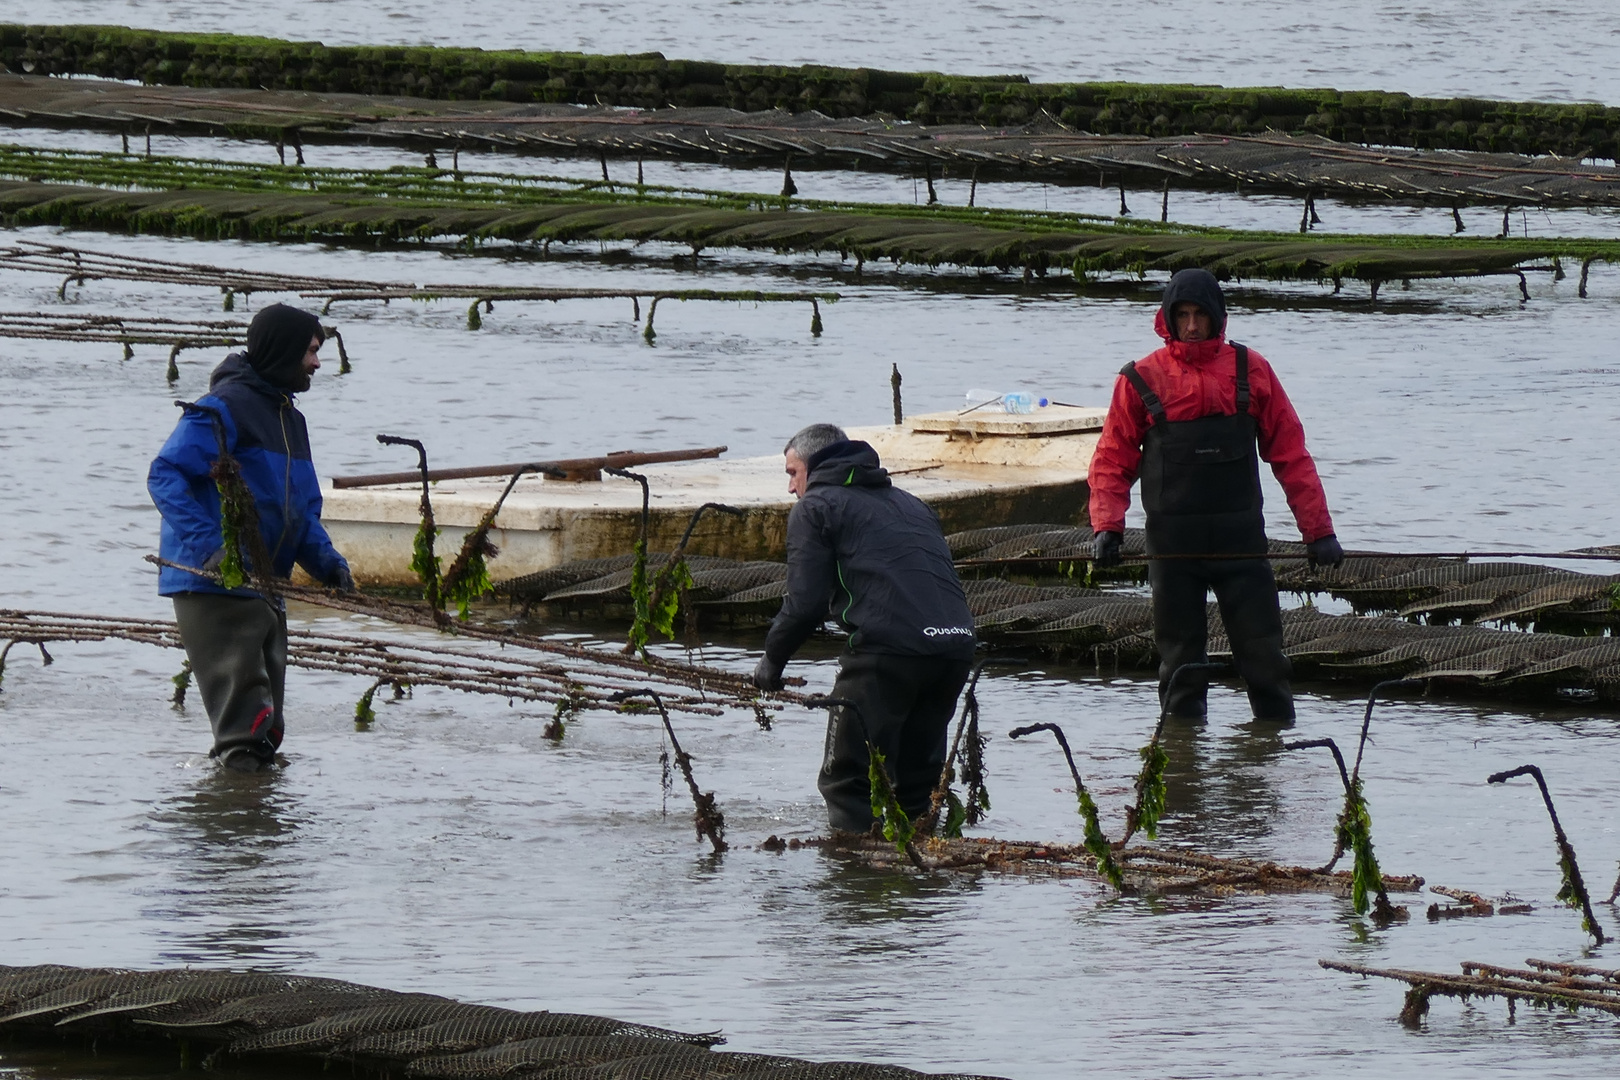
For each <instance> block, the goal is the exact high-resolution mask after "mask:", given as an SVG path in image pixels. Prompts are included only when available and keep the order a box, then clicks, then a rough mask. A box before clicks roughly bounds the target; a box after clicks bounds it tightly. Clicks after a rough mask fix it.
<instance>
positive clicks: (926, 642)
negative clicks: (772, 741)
mask: <svg viewBox="0 0 1620 1080" xmlns="http://www.w3.org/2000/svg"><path fill="white" fill-rule="evenodd" d="M783 456H784V458H785V461H786V463H787V474H788V490H789V491H790V492H792V493H793V494H794V495H795V496H797V497H798V499H799V502H798V504H797V505H796V506H794V507H793V512H792V513H791V514H789V515H788V534H787V565H788V577H787V597H786V599H785V600H784V601H783V603H782V610H781V612H780V613H778V614H777V616H776V620H775V621H774V622H773V623H771V629H770V633H769V634H768V635H767V636H766V638H765V656H764V658H763V659H761V660H760V662H759V666H758V667H756V668H755V669H754V676H753V681H754V685H756V686H758V687H759V688H760V689H762V690H780V689H781V688H782V670H783V668H785V667H786V666H787V662H788V659H789V658H790V657H792V655H793V654H794V653H795V652H797V651H798V649H799V646H801V645H803V644H804V642H805V640H806V639H807V638H809V636H810V635H811V634H812V633H814V632H815V631H816V629H817V628H819V627H820V626H821V625H822V624H823V623H824V622H826V621H827V617H828V615H829V614H831V615H833V616H834V617H835V618H836V619H837V620H838V623H839V625H840V626H842V627H843V628H844V629H846V630H848V631H849V639H848V642H847V644H846V646H845V650H844V654H843V656H841V657H840V658H839V661H838V679H837V682H836V683H835V684H834V685H833V691H832V696H833V697H837V698H845V699H847V700H850V701H853V702H855V703H856V704H857V705H858V706H859V710H860V717H859V720H857V718H856V717H853V716H848V715H845V712H846V710H844V709H843V708H839V709H837V710H835V711H834V714H833V716H832V717H831V718H830V719H829V721H828V725H827V750H826V756H825V758H824V760H823V762H822V766H821V775H820V777H819V778H818V780H817V786H818V787H819V788H820V789H821V795H822V798H824V799H826V800H827V817H828V819H829V821H830V822H831V824H832V827H833V828H835V829H840V830H843V831H845V832H866V831H867V830H868V829H870V828H871V826H872V821H873V818H872V800H871V795H870V791H871V789H870V784H869V780H868V773H867V769H868V760H869V759H868V755H867V752H866V744H867V741H868V740H870V741H871V743H872V745H873V746H874V747H876V748H877V749H878V750H880V751H881V752H882V753H883V756H884V757H885V758H886V759H887V760H888V762H889V769H890V772H891V774H892V777H893V780H894V787H895V794H896V796H898V798H899V800H900V805H901V806H902V807H903V808H904V809H905V811H906V813H907V814H909V815H911V817H912V818H914V819H915V818H916V817H918V816H920V815H921V814H922V813H923V812H924V811H925V810H927V809H928V802H929V795H930V794H931V793H932V791H933V788H934V785H935V783H936V782H937V781H938V780H939V774H940V770H941V769H942V768H944V765H945V736H946V728H947V727H949V725H950V720H951V715H952V714H953V713H954V712H955V711H956V698H957V695H958V694H960V693H961V692H962V684H963V683H965V682H966V681H967V676H968V671H969V669H970V668H971V666H972V662H973V646H974V634H973V615H972V614H971V613H970V612H969V611H968V606H967V597H966V596H965V595H964V594H963V592H962V582H961V580H960V579H959V578H958V577H957V576H956V568H955V566H954V565H953V564H952V562H951V552H950V548H949V547H947V546H946V544H945V537H944V534H943V532H942V531H941V529H940V525H939V518H938V517H937V516H936V515H935V514H934V512H933V511H932V510H930V509H929V508H928V506H927V505H926V504H925V503H924V502H923V501H922V500H921V499H919V498H917V497H916V496H915V495H912V494H911V493H910V492H906V491H901V490H900V489H899V488H897V487H895V486H894V484H893V483H892V482H891V481H890V480H889V474H888V472H887V471H886V470H884V469H883V468H882V467H881V466H880V465H879V463H878V456H877V452H876V451H875V450H873V449H872V447H871V446H870V445H868V444H867V443H864V442H852V441H850V440H849V439H848V438H847V437H846V436H845V434H844V432H843V431H842V430H840V429H839V428H836V427H834V426H833V425H831V424H812V425H811V426H809V427H807V428H805V429H804V430H802V431H800V432H799V433H798V434H797V435H795V436H793V438H792V439H791V440H790V441H789V442H788V444H787V447H786V448H785V449H784V451H783ZM860 721H864V731H863V730H862V724H861V722H860Z"/></svg>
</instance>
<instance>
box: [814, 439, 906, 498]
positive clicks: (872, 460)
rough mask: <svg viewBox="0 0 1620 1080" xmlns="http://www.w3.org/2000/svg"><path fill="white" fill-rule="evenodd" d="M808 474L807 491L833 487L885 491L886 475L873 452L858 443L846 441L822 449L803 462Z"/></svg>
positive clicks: (854, 440)
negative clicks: (872, 488) (808, 489)
mask: <svg viewBox="0 0 1620 1080" xmlns="http://www.w3.org/2000/svg"><path fill="white" fill-rule="evenodd" d="M804 464H805V468H806V470H808V471H809V473H810V482H809V484H807V485H806V486H807V487H815V486H816V485H818V484H836V485H838V486H839V487H888V486H889V484H890V480H889V473H888V471H887V470H886V469H884V468H883V466H882V465H880V464H878V455H877V451H876V450H874V449H872V447H871V445H870V444H869V443H864V442H861V441H860V440H859V439H846V440H844V441H843V442H836V443H833V444H832V445H831V446H826V447H823V448H822V449H820V450H818V451H816V452H815V453H814V454H811V455H810V460H809V461H807V462H805V463H804Z"/></svg>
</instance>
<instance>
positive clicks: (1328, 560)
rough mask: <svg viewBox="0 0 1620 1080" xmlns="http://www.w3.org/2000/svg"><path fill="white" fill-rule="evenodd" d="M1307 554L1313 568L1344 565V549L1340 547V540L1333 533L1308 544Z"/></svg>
mask: <svg viewBox="0 0 1620 1080" xmlns="http://www.w3.org/2000/svg"><path fill="white" fill-rule="evenodd" d="M1305 554H1306V555H1307V556H1308V557H1309V558H1310V561H1311V565H1312V566H1343V565H1344V548H1342V547H1340V546H1339V538H1338V537H1337V536H1334V535H1333V534H1332V533H1328V534H1327V535H1326V536H1319V537H1317V538H1316V539H1315V540H1312V541H1311V542H1310V543H1308V544H1306V545H1305Z"/></svg>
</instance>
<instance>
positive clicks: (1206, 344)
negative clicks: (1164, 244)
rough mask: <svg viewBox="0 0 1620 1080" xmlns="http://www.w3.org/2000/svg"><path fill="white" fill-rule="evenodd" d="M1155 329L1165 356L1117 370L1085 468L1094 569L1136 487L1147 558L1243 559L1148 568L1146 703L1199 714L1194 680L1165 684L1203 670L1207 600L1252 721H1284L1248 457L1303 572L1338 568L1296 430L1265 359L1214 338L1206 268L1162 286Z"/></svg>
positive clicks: (1221, 302) (1317, 487)
mask: <svg viewBox="0 0 1620 1080" xmlns="http://www.w3.org/2000/svg"><path fill="white" fill-rule="evenodd" d="M1154 329H1155V330H1157V331H1158V334H1159V336H1160V337H1161V338H1163V339H1164V343H1165V344H1164V348H1162V349H1159V350H1158V351H1157V352H1153V353H1150V354H1149V355H1148V356H1146V357H1144V358H1142V359H1141V360H1138V361H1136V362H1135V363H1133V364H1127V365H1125V368H1124V370H1122V371H1121V372H1120V376H1119V379H1118V380H1117V381H1116V382H1115V383H1114V397H1113V400H1112V401H1111V402H1110V403H1109V406H1108V419H1107V421H1106V422H1105V423H1104V424H1103V433H1102V437H1101V438H1100V439H1099V440H1098V441H1097V450H1096V453H1095V454H1094V455H1093V456H1092V459H1091V473H1090V477H1089V480H1090V485H1091V527H1092V530H1093V532H1094V534H1095V539H1094V541H1093V554H1094V556H1095V560H1096V563H1097V565H1098V566H1104V567H1106V566H1114V565H1117V564H1118V563H1119V561H1120V540H1121V538H1122V535H1123V533H1124V531H1125V511H1126V509H1127V508H1128V507H1129V506H1130V503H1131V484H1132V483H1134V482H1135V480H1136V479H1137V477H1138V476H1140V477H1141V480H1142V507H1143V509H1144V510H1146V511H1147V550H1148V553H1149V554H1153V555H1254V556H1256V557H1255V558H1253V559H1177V560H1164V561H1155V562H1152V563H1150V564H1149V565H1148V580H1149V581H1150V582H1151V583H1152V585H1153V636H1154V639H1155V641H1156V642H1157V644H1158V649H1159V698H1160V701H1161V702H1162V704H1163V707H1164V708H1165V710H1166V711H1167V712H1168V713H1169V714H1170V715H1171V716H1178V717H1183V718H1186V719H1195V720H1196V719H1202V718H1203V716H1204V709H1205V704H1204V702H1205V694H1206V682H1205V679H1204V677H1203V675H1202V674H1201V673H1200V674H1198V675H1196V676H1193V677H1189V676H1192V673H1191V672H1189V673H1188V674H1187V675H1183V676H1182V677H1181V678H1180V679H1178V680H1176V685H1175V686H1174V687H1171V686H1170V676H1171V675H1172V674H1173V673H1174V672H1175V670H1176V669H1177V668H1179V667H1181V666H1182V665H1183V664H1190V663H1198V662H1201V661H1203V660H1205V659H1207V657H1206V654H1205V651H1204V649H1205V644H1206V640H1205V639H1206V627H1207V622H1206V619H1207V616H1206V614H1205V604H1206V603H1207V602H1208V596H1209V590H1211V589H1213V590H1214V592H1215V598H1216V600H1217V601H1218V602H1219V604H1220V609H1221V621H1222V622H1223V623H1224V624H1225V627H1226V634H1227V637H1228V638H1229V639H1230V641H1231V643H1232V659H1233V661H1234V662H1235V664H1236V666H1237V670H1238V674H1240V675H1242V676H1243V679H1244V681H1245V682H1246V683H1247V684H1248V688H1249V707H1250V708H1251V709H1252V710H1253V711H1254V716H1255V719H1257V720H1269V721H1276V722H1280V723H1290V722H1292V721H1293V719H1294V697H1293V692H1292V690H1291V689H1290V687H1289V679H1290V678H1291V677H1292V674H1293V671H1292V667H1291V666H1290V664H1289V662H1288V658H1287V657H1286V656H1284V655H1283V651H1282V618H1281V612H1280V610H1279V608H1278V604H1277V582H1276V579H1275V578H1274V577H1273V576H1272V572H1271V562H1270V560H1268V559H1266V558H1265V557H1264V556H1265V554H1266V550H1267V544H1266V531H1265V519H1264V516H1263V514H1262V513H1261V492H1260V459H1262V458H1263V459H1264V460H1265V461H1267V462H1269V463H1270V465H1271V471H1272V472H1273V473H1275V474H1276V476H1277V480H1278V481H1279V482H1280V483H1281V484H1282V488H1283V493H1284V494H1285V495H1286V496H1287V497H1288V506H1289V509H1291V510H1292V511H1293V512H1294V520H1295V522H1296V523H1297V524H1298V525H1299V531H1300V535H1301V536H1302V537H1303V538H1304V540H1305V543H1306V545H1307V548H1306V550H1307V552H1308V554H1309V556H1310V558H1311V561H1312V563H1313V564H1318V563H1319V564H1322V565H1325V566H1338V565H1339V564H1340V563H1342V562H1343V561H1344V551H1343V549H1341V548H1340V547H1339V541H1338V539H1337V538H1336V537H1335V536H1334V534H1333V519H1332V518H1331V517H1329V516H1328V508H1327V496H1326V495H1325V494H1324V493H1323V491H1322V481H1321V479H1320V478H1319V477H1318V476H1317V475H1316V463H1315V462H1314V461H1312V460H1311V455H1310V453H1309V452H1308V451H1307V450H1306V449H1305V429H1304V428H1303V427H1302V426H1301V425H1300V422H1299V416H1298V415H1297V414H1296V413H1295V412H1294V406H1293V405H1292V404H1291V403H1290V402H1289V400H1288V395H1287V394H1285V393H1283V388H1282V384H1281V383H1279V382H1278V381H1277V376H1276V375H1275V374H1273V373H1272V370H1271V365H1270V364H1268V363H1266V361H1265V358H1264V357H1262V356H1261V355H1260V354H1259V353H1256V352H1252V351H1251V350H1249V349H1248V348H1246V347H1245V346H1243V345H1239V344H1236V343H1235V342H1229V341H1227V340H1226V298H1225V297H1224V296H1223V295H1222V294H1221V287H1220V284H1219V283H1218V282H1217V281H1216V280H1215V278H1214V277H1213V276H1212V275H1211V274H1209V273H1208V272H1207V271H1204V270H1182V271H1179V272H1178V273H1177V274H1176V275H1175V276H1174V277H1172V278H1171V279H1170V284H1169V285H1168V286H1166V287H1165V290H1164V301H1163V303H1162V304H1161V306H1160V308H1159V314H1158V317H1157V319H1156V321H1155V324H1154ZM1257 450H1258V455H1257V453H1256V451H1257Z"/></svg>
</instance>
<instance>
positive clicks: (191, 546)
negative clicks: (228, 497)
mask: <svg viewBox="0 0 1620 1080" xmlns="http://www.w3.org/2000/svg"><path fill="white" fill-rule="evenodd" d="M210 404H212V405H213V406H214V407H215V408H217V409H219V410H220V412H221V413H222V414H223V415H224V416H225V417H226V420H225V439H226V447H225V448H226V450H230V449H231V448H232V446H231V444H232V443H234V441H235V438H234V428H233V426H232V424H231V422H230V419H229V417H230V413H229V412H228V411H226V410H225V408H224V407H223V405H222V404H221V403H220V402H218V401H214V402H211V403H210ZM218 459H219V440H218V439H216V438H215V437H214V425H213V422H212V421H211V420H210V419H209V417H208V416H206V415H204V414H201V413H197V412H193V411H192V410H189V409H188V410H186V412H185V413H184V414H182V415H181V417H180V422H179V423H178V424H176V425H175V428H174V433H173V434H171V435H170V436H169V439H168V441H167V442H165V443H164V444H163V449H161V450H159V451H158V455H157V457H155V458H153V459H152V466H151V468H150V469H148V470H147V473H146V490H147V492H148V493H149V494H150V495H151V496H152V502H154V503H155V504H157V508H158V512H159V513H161V514H162V515H163V520H164V521H165V522H167V523H168V525H169V528H170V529H172V530H173V532H174V535H175V538H176V539H177V540H178V541H179V551H178V553H177V554H178V555H179V559H178V560H176V561H180V562H184V563H186V565H188V566H201V565H202V564H203V562H204V561H206V560H207V558H208V556H210V555H212V554H213V553H214V552H215V551H218V550H219V548H220V547H221V546H222V545H223V544H224V542H225V541H224V539H223V537H222V535H221V532H220V524H219V511H218V504H217V503H216V502H212V501H211V502H209V503H207V504H205V503H203V502H202V501H200V500H199V499H198V498H197V494H196V492H197V490H198V488H200V487H202V486H203V485H204V484H212V483H213V480H212V477H211V476H210V475H209V470H210V469H212V468H213V465H214V462H215V461H217V460H218ZM205 490H206V489H205Z"/></svg>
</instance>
